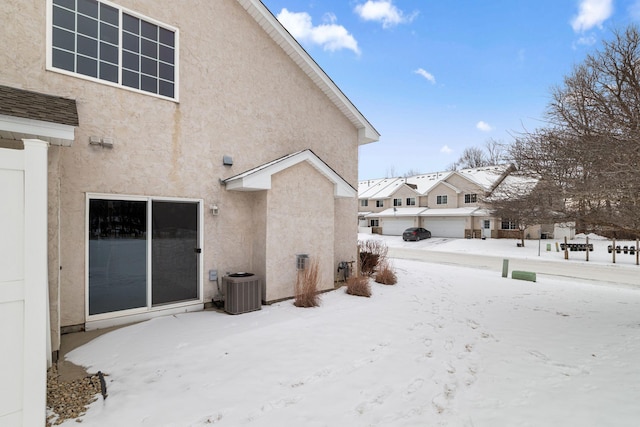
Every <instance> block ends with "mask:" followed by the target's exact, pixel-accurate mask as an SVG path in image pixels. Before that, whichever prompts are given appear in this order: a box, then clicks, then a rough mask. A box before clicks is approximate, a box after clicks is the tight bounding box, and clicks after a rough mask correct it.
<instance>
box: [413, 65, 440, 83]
mask: <svg viewBox="0 0 640 427" xmlns="http://www.w3.org/2000/svg"><path fill="white" fill-rule="evenodd" d="M414 73H416V74H418V75H420V76H422V77H424V78H425V79H427V80H429V81H430V82H431V83H433V84H435V83H436V78H435V77H434V76H433V74H431V73H430V72H428V71H427V70H424V69H422V68H418V69H417V70H415V71H414Z"/></svg>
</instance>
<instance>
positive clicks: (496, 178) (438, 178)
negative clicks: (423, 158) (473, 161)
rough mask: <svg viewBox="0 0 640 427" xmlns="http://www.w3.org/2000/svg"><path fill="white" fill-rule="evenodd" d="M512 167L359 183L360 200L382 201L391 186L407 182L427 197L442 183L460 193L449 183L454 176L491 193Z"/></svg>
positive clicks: (491, 167)
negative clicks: (448, 180)
mask: <svg viewBox="0 0 640 427" xmlns="http://www.w3.org/2000/svg"><path fill="white" fill-rule="evenodd" d="M510 167H511V166H510V165H498V166H486V167H481V168H474V169H462V170H459V171H444V172H432V173H424V174H419V175H413V176H409V177H406V178H399V177H394V178H383V179H368V180H363V181H360V182H359V183H358V184H359V185H358V198H360V199H381V198H385V197H389V195H386V196H384V194H385V191H389V188H390V187H389V186H393V185H395V184H396V183H397V182H403V183H404V182H406V183H407V184H411V185H415V186H416V192H417V193H419V194H421V195H426V194H427V193H429V191H431V190H432V189H433V188H434V187H435V186H436V185H438V184H440V183H444V184H446V185H449V186H450V187H451V188H452V189H454V190H456V192H458V193H460V190H459V189H458V188H456V187H455V186H453V185H452V184H450V183H448V182H447V179H449V178H450V177H451V176H452V175H454V174H457V175H458V176H460V177H462V178H464V179H467V180H468V181H470V182H472V183H474V184H476V185H478V186H480V187H481V188H483V189H485V191H491V190H493V188H494V187H496V186H497V185H498V184H499V183H500V182H501V181H502V180H503V179H504V177H505V176H506V175H507V174H508V173H509V171H510V169H509V168H510ZM391 188H393V187H391Z"/></svg>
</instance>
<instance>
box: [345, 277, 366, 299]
mask: <svg viewBox="0 0 640 427" xmlns="http://www.w3.org/2000/svg"><path fill="white" fill-rule="evenodd" d="M347 293H348V294H349V295H356V296H359V297H370V296H371V285H370V284H369V277H368V276H351V277H349V279H348V280H347Z"/></svg>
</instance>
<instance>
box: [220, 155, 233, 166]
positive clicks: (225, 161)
mask: <svg viewBox="0 0 640 427" xmlns="http://www.w3.org/2000/svg"><path fill="white" fill-rule="evenodd" d="M222 164H223V165H225V166H233V157H231V156H222Z"/></svg>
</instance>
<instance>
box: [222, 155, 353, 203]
mask: <svg viewBox="0 0 640 427" xmlns="http://www.w3.org/2000/svg"><path fill="white" fill-rule="evenodd" d="M300 162H307V163H309V164H310V165H311V166H313V167H314V168H315V169H316V170H317V171H318V172H320V173H321V174H322V175H324V176H325V177H326V178H327V179H328V180H329V181H331V182H332V183H333V184H334V196H335V197H356V195H357V191H356V189H355V188H353V187H352V186H351V185H349V183H348V182H347V181H345V180H344V179H343V178H342V177H341V176H340V175H338V174H337V173H336V172H335V171H334V170H333V169H331V168H330V167H329V165H327V164H326V163H325V162H323V161H322V159H320V158H319V157H318V156H316V154H315V153H314V152H313V151H311V150H304V151H299V152H297V153H293V154H290V155H288V156H285V157H282V158H280V159H277V160H274V161H272V162H269V163H265V164H264V165H261V166H258V167H256V168H254V169H251V170H248V171H246V172H243V173H241V174H240V175H236V176H232V177H231V178H227V179H225V180H223V181H222V182H224V183H225V186H226V188H227V190H232V191H261V190H269V189H271V176H272V175H273V174H276V173H278V172H281V171H283V170H285V169H288V168H290V167H292V166H295V165H297V164H298V163H300Z"/></svg>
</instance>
